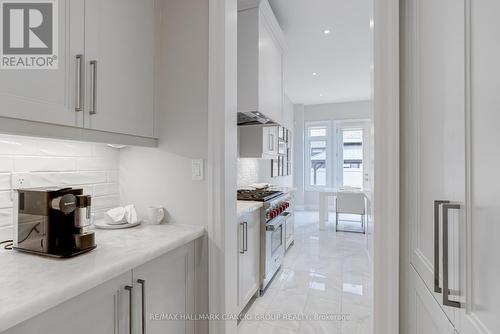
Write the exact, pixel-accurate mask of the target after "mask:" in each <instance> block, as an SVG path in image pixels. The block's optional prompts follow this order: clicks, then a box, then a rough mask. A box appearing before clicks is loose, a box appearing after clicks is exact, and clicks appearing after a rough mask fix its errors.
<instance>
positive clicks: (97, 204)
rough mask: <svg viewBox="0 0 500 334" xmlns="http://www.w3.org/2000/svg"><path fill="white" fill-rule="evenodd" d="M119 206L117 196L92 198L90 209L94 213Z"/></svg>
mask: <svg viewBox="0 0 500 334" xmlns="http://www.w3.org/2000/svg"><path fill="white" fill-rule="evenodd" d="M119 205H120V197H119V196H118V195H116V196H103V197H94V198H92V208H93V209H94V210H95V211H99V210H104V209H107V208H114V207H117V206H119Z"/></svg>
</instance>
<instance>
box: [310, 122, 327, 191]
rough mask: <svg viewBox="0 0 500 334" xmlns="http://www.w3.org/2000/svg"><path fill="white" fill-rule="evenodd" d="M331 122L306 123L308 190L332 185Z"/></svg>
mask: <svg viewBox="0 0 500 334" xmlns="http://www.w3.org/2000/svg"><path fill="white" fill-rule="evenodd" d="M329 138H330V122H308V123H306V136H305V139H306V140H305V145H306V147H305V151H306V152H305V153H306V179H307V180H306V182H307V188H308V189H316V188H324V187H327V186H328V185H329V183H330V178H331V175H330V169H329V166H330V148H331V143H330V139H329Z"/></svg>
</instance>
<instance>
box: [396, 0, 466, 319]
mask: <svg viewBox="0 0 500 334" xmlns="http://www.w3.org/2000/svg"><path fill="white" fill-rule="evenodd" d="M408 10H409V19H410V20H411V22H412V24H411V25H410V26H411V33H410V34H409V37H408V38H410V40H411V42H410V48H411V51H410V52H409V54H410V55H411V57H410V59H409V60H408V62H407V64H406V65H407V71H408V74H407V78H409V79H408V85H409V86H410V97H409V100H410V101H411V102H410V103H411V108H410V109H411V110H409V111H408V118H409V119H410V120H409V122H410V123H409V124H411V126H410V127H409V128H410V132H409V133H405V136H406V140H407V142H409V144H407V145H408V150H409V151H408V152H405V155H406V156H408V157H409V159H411V161H414V164H413V166H410V172H409V173H408V175H409V177H408V182H409V185H408V189H410V190H409V194H406V195H408V196H409V201H408V202H409V203H410V204H409V206H410V208H409V210H410V211H411V214H410V215H409V219H410V222H409V225H410V226H411V228H412V230H411V240H410V242H411V258H410V261H411V263H412V264H413V266H414V267H415V269H416V271H417V272H418V274H419V275H420V276H421V277H422V279H423V281H424V282H425V285H426V286H427V289H428V290H429V291H433V293H434V296H435V298H436V300H438V301H440V302H441V303H442V300H443V296H442V293H435V292H434V270H435V261H434V255H435V252H436V251H439V256H440V257H439V262H438V263H439V280H438V281H439V285H440V287H442V286H443V282H442V280H443V279H442V278H443V276H442V269H443V265H442V263H443V260H442V255H443V248H442V247H443V242H442V241H443V238H442V233H441V232H439V230H438V233H437V234H436V236H437V237H438V238H437V240H438V241H439V247H438V248H437V249H435V243H434V240H435V239H434V237H435V233H434V221H435V219H434V201H436V200H448V201H451V202H457V203H459V204H460V205H461V209H460V210H452V211H450V221H449V224H450V225H449V229H450V231H449V238H448V240H449V248H448V251H449V278H450V280H449V281H450V282H449V283H450V289H452V290H454V291H461V284H463V281H460V280H459V270H460V264H459V258H460V256H459V252H460V240H459V239H460V233H459V232H460V230H459V228H460V227H463V226H464V216H465V215H464V210H463V207H464V204H465V145H464V143H465V127H464V120H465V99H464V96H465V75H464V73H465V57H464V54H465V53H464V50H465V39H464V34H463V32H464V29H465V21H464V17H465V5H464V0H460V1H456V0H421V1H415V0H413V1H408ZM439 211H441V210H439ZM437 220H439V221H440V222H439V225H441V224H442V219H441V218H439V219H437ZM462 246H463V244H462ZM443 309H444V310H445V312H446V313H447V315H448V317H449V318H450V319H451V321H452V322H454V319H455V313H456V309H454V308H450V307H447V306H443Z"/></svg>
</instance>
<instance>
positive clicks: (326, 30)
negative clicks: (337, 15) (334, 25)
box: [323, 29, 332, 35]
mask: <svg viewBox="0 0 500 334" xmlns="http://www.w3.org/2000/svg"><path fill="white" fill-rule="evenodd" d="M331 32H332V31H331V30H330V29H325V30H323V34H325V35H330V33H331Z"/></svg>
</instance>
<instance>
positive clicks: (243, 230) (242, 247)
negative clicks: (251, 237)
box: [240, 222, 245, 254]
mask: <svg viewBox="0 0 500 334" xmlns="http://www.w3.org/2000/svg"><path fill="white" fill-rule="evenodd" d="M240 226H241V233H242V236H241V243H242V245H241V250H240V254H245V223H244V222H243V223H240Z"/></svg>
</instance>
